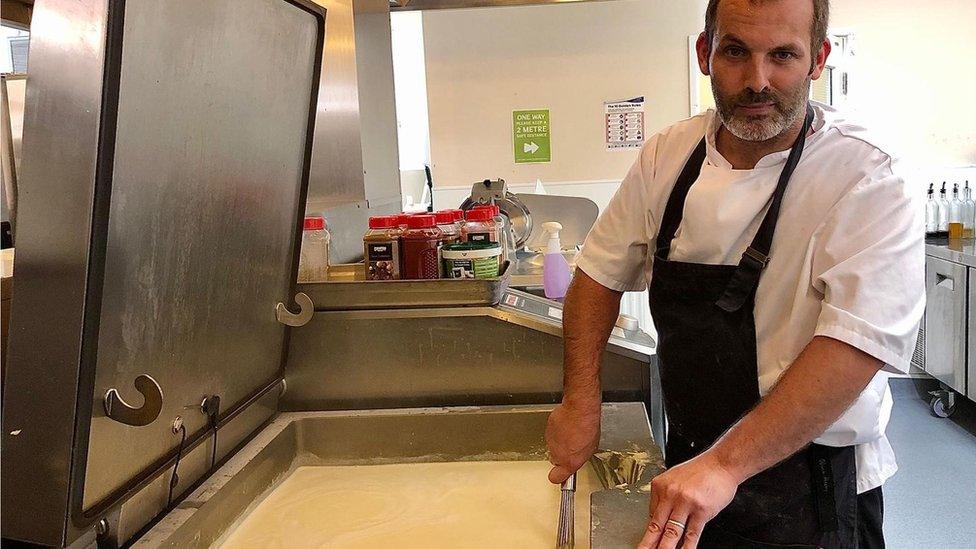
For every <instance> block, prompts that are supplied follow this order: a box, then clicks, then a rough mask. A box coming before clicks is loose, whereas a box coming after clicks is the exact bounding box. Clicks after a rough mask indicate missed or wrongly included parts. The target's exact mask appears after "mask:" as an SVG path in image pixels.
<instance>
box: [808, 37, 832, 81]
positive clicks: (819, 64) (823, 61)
mask: <svg viewBox="0 0 976 549" xmlns="http://www.w3.org/2000/svg"><path fill="white" fill-rule="evenodd" d="M830 48H831V45H830V40H824V41H823V44H821V45H820V51H819V52H817V55H816V56H814V58H813V63H812V64H811V66H810V78H811V79H812V80H816V79H818V78H820V75H821V74H822V73H823V70H824V67H825V66H826V65H827V57H828V56H829V55H830Z"/></svg>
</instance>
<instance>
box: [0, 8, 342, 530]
mask: <svg viewBox="0 0 976 549" xmlns="http://www.w3.org/2000/svg"><path fill="white" fill-rule="evenodd" d="M324 23H325V13H324V10H323V9H321V8H320V7H318V6H316V5H315V4H312V3H310V2H305V1H303V0H208V1H207V2H198V1H196V0H169V1H166V2H158V1H156V0H125V1H123V0H118V1H116V0H111V1H108V2H106V1H99V0H88V1H83V2H78V1H67V0H49V1H47V2H45V3H40V2H39V3H38V6H37V9H36V11H35V13H34V21H33V28H32V42H31V71H32V74H31V81H30V83H29V84H28V91H27V112H28V116H27V120H26V123H25V131H24V174H23V179H22V180H23V181H24V188H29V189H30V193H26V192H25V193H24V194H23V195H22V196H21V197H20V198H21V204H20V207H21V210H20V214H21V221H22V223H23V224H22V228H23V231H22V232H20V233H19V234H18V237H19V239H18V257H17V291H16V297H15V298H14V302H13V308H12V325H13V327H14V329H13V330H12V331H11V333H10V349H9V354H8V356H9V358H10V364H9V365H8V366H9V371H8V376H7V386H6V387H5V397H6V402H5V406H4V417H3V427H4V431H3V439H2V443H3V450H4V455H3V463H2V482H3V491H2V493H3V496H2V497H3V501H2V513H3V516H2V522H3V535H4V537H9V538H14V539H20V540H27V541H32V542H36V543H43V544H47V545H62V544H67V543H71V542H72V541H74V540H75V539H76V538H77V537H78V536H80V535H81V534H82V533H84V532H91V531H93V530H94V528H93V525H92V523H93V522H95V521H96V520H98V519H100V518H103V517H105V516H107V515H110V514H112V512H113V511H112V509H117V508H118V506H119V505H120V504H121V503H122V502H123V501H125V500H126V499H127V498H129V497H130V496H132V495H133V494H134V493H135V492H137V491H138V490H139V489H140V488H141V487H142V486H143V485H144V484H145V483H148V482H150V480H153V479H154V476H155V475H156V474H158V473H159V472H160V471H161V470H166V469H167V468H169V467H171V465H172V464H173V462H174V460H175V459H176V457H177V452H178V448H179V446H180V445H181V436H180V433H178V432H177V433H175V434H174V432H173V424H174V419H175V418H176V417H177V416H180V417H181V418H182V422H183V425H184V427H185V429H186V435H187V437H186V446H194V445H196V444H197V443H198V442H200V441H202V440H204V438H205V437H211V433H212V431H211V427H216V426H220V425H223V424H224V423H225V422H226V421H230V419H231V418H232V417H233V416H235V415H236V414H237V411H238V410H239V409H241V408H242V406H243V405H244V403H245V402H250V401H252V400H254V399H258V398H259V397H260V396H261V395H263V394H266V393H267V392H268V391H269V390H271V388H273V387H274V386H275V385H276V383H277V381H278V379H279V378H280V371H281V367H282V357H283V355H284V352H285V348H286V346H287V330H286V328H285V327H284V326H282V325H281V324H279V323H278V322H277V320H276V318H275V305H276V304H277V303H278V302H284V303H286V304H290V303H291V301H292V296H293V295H294V286H295V273H296V271H297V261H298V259H297V255H298V254H297V250H298V247H299V243H300V233H301V218H302V217H303V214H304V201H305V192H306V187H307V184H308V172H309V166H310V161H309V158H310V156H311V151H312V140H311V135H312V130H313V121H314V118H315V117H314V108H315V104H316V99H317V97H318V95H317V89H318V85H319V70H320V64H321V59H322V51H323V43H324V33H325V27H324ZM52 211H55V212H58V213H57V215H51V212H52ZM141 375H146V376H148V377H147V378H142V377H137V376H141ZM137 379H140V380H141V381H139V382H136V383H137V386H140V387H141V389H140V392H143V393H144V394H145V395H147V397H146V399H145V402H146V404H145V405H144V406H145V407H146V408H149V407H150V405H151V404H153V403H157V404H159V409H158V410H153V413H151V414H148V415H149V417H138V416H140V415H142V416H145V415H146V413H145V412H144V411H143V413H141V414H140V411H139V410H135V411H134V412H132V413H130V414H129V415H130V416H132V417H135V418H136V420H137V421H136V422H135V423H145V422H148V423H147V424H145V425H144V426H135V425H134V424H132V419H131V418H129V419H128V420H127V421H130V424H123V423H120V422H119V421H117V419H118V420H126V419H125V414H122V413H119V414H118V415H116V413H113V414H112V416H113V417H108V416H109V414H108V412H107V410H106V408H105V401H106V400H107V399H108V396H109V395H108V392H109V390H110V389H116V390H117V395H118V397H119V398H116V399H115V400H114V402H115V404H113V410H116V411H118V410H119V409H120V408H122V409H123V410H122V411H123V412H124V408H125V407H126V406H127V405H126V404H125V402H129V403H132V406H133V407H137V406H140V405H142V402H141V401H142V399H143V397H142V396H140V395H139V394H138V393H137V392H136V390H135V389H134V387H133V383H134V382H135V380H137ZM146 379H149V381H146ZM140 383H141V385H139V384H140ZM154 384H158V387H159V388H161V393H159V394H157V393H156V390H155V389H153V388H154ZM209 395H219V396H220V398H221V402H222V404H221V406H220V408H219V409H217V410H213V412H214V414H213V415H212V416H207V415H205V414H204V413H203V412H202V411H201V407H200V405H201V401H202V400H203V398H204V397H205V396H209ZM153 397H155V398H157V399H161V403H159V402H158V401H157V402H154V398H153ZM272 413H274V409H273V408H272V409H270V410H267V411H266V412H265V416H267V417H269V416H270V414H272ZM157 414H158V415H157ZM153 416H155V417H153ZM267 417H264V418H252V420H251V421H254V420H256V421H257V423H256V424H254V426H256V425H257V424H260V422H261V421H263V420H266V419H267ZM252 429H253V427H252ZM222 432H223V431H222ZM246 435H247V432H244V433H239V434H238V435H237V438H238V440H240V438H241V437H244V436H246ZM208 440H209V438H208ZM213 443H214V444H215V445H216V444H217V441H216V440H214V441H213ZM231 449H232V447H222V449H221V452H218V453H217V454H216V456H217V457H218V458H219V456H220V454H221V453H226V452H228V451H230V450H231ZM201 457H202V455H201ZM208 457H209V456H208ZM196 461H199V459H196ZM209 462H210V460H209V459H208V460H206V463H189V464H188V465H187V466H186V467H185V468H181V469H180V473H181V475H185V476H186V478H185V479H183V480H184V482H183V483H182V484H179V485H178V489H185V488H186V487H188V486H189V485H190V484H192V481H193V480H194V479H195V478H198V477H199V476H200V475H202V474H206V473H207V470H208V469H209V467H210V463H209ZM200 465H203V466H202V467H201V466H200ZM193 475H195V476H193ZM177 495H178V492H177ZM167 499H168V498H166V497H165V496H164V497H163V498H161V499H160V498H155V500H154V501H151V502H148V503H147V504H146V505H145V506H144V507H143V508H142V509H141V510H140V511H139V512H140V513H142V514H144V515H145V516H146V518H145V520H148V519H149V518H151V517H152V516H153V514H155V513H158V512H159V511H161V510H162V509H163V508H164V507H165V506H166V504H167V501H166V500H167ZM115 514H116V515H117V510H116V511H115Z"/></svg>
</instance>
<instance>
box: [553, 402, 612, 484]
mask: <svg viewBox="0 0 976 549" xmlns="http://www.w3.org/2000/svg"><path fill="white" fill-rule="evenodd" d="M599 443H600V402H599V400H597V401H596V402H595V404H573V403H568V402H565V401H564V402H563V403H562V404H560V405H558V406H556V409H555V410H553V411H552V413H551V414H549V422H548V424H547V425H546V446H547V447H548V448H549V462H550V463H552V465H553V467H552V469H551V470H550V471H549V482H552V483H553V484H560V483H562V482H563V481H564V480H566V479H568V478H569V477H570V476H571V475H572V474H573V473H575V472H576V471H577V470H579V468H580V467H582V466H583V465H584V464H585V463H586V462H587V460H589V459H590V457H591V456H592V455H593V453H594V452H596V449H597V445H598V444H599Z"/></svg>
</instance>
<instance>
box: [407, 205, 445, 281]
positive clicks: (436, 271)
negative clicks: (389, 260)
mask: <svg viewBox="0 0 976 549" xmlns="http://www.w3.org/2000/svg"><path fill="white" fill-rule="evenodd" d="M406 222H407V229H406V230H405V231H404V232H403V236H402V237H401V242H402V247H401V250H402V256H403V271H402V278H403V279H405V280H421V279H435V278H440V271H441V268H440V257H439V252H440V247H441V238H442V237H443V233H441V230H440V229H438V228H437V221H436V219H435V218H434V216H433V215H423V214H422V215H411V216H410V217H408V218H407V220H406Z"/></svg>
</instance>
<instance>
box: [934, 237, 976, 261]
mask: <svg viewBox="0 0 976 549" xmlns="http://www.w3.org/2000/svg"><path fill="white" fill-rule="evenodd" d="M925 254H926V255H930V256H933V257H938V258H940V259H945V260H946V261H952V262H953V263H959V264H961V265H966V266H967V267H976V240H974V239H972V238H964V239H953V240H949V239H948V238H926V239H925Z"/></svg>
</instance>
